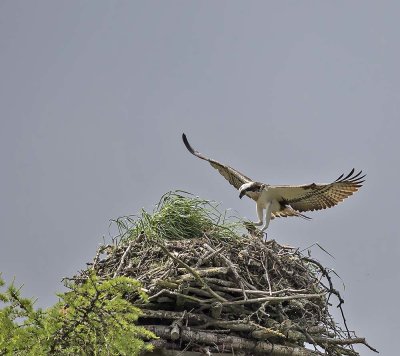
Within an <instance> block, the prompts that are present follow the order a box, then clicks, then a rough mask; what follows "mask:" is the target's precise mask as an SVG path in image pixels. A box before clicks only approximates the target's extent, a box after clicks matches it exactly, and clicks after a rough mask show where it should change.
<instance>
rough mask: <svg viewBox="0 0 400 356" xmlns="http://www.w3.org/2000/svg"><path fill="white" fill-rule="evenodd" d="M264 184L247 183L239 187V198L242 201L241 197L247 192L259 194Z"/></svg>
mask: <svg viewBox="0 0 400 356" xmlns="http://www.w3.org/2000/svg"><path fill="white" fill-rule="evenodd" d="M264 186H265V184H262V183H259V182H249V183H245V184H243V185H241V186H240V188H239V198H240V199H242V197H243V195H245V194H246V193H247V192H260V191H261V190H262V189H263V188H264Z"/></svg>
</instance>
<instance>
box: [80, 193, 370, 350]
mask: <svg viewBox="0 0 400 356" xmlns="http://www.w3.org/2000/svg"><path fill="white" fill-rule="evenodd" d="M116 223H117V226H118V227H119V229H120V234H119V237H120V239H119V240H115V241H114V242H115V243H114V245H107V246H105V245H104V246H100V248H99V250H98V252H97V254H96V257H95V259H94V262H93V263H92V264H90V265H91V266H90V268H91V269H94V270H95V271H96V273H97V275H99V276H101V277H104V278H112V277H116V276H120V275H123V276H128V277H132V278H134V279H136V280H138V281H140V282H141V283H142V286H143V289H144V290H145V291H146V292H147V294H148V295H149V301H148V303H146V304H143V302H141V301H140V300H139V299H138V298H137V296H136V295H135V294H132V295H127V296H126V297H127V298H128V299H129V300H131V301H132V303H134V304H136V305H138V306H139V307H140V308H141V309H142V311H143V315H142V316H141V317H140V319H139V323H140V324H141V325H144V326H145V327H146V328H148V329H149V330H151V331H153V332H155V333H156V334H157V335H158V336H159V337H160V339H159V340H157V341H156V343H155V344H156V346H158V347H162V348H165V349H174V350H190V351H199V350H202V351H203V352H208V353H209V354H210V353H214V352H215V353H221V352H225V353H235V354H237V353H238V352H239V351H240V352H242V354H245V355H253V354H271V355H358V353H357V352H356V351H355V350H354V349H353V345H354V344H356V343H362V344H364V345H366V346H368V347H370V346H369V345H368V344H367V343H366V341H365V339H364V338H358V337H356V336H355V334H354V333H353V332H350V331H349V330H348V328H347V325H346V320H345V319H344V314H343V311H342V303H343V300H342V298H341V297H340V294H339V292H338V291H337V290H336V289H334V287H333V284H332V280H331V277H330V275H329V272H330V271H329V270H328V269H327V268H325V267H323V266H322V265H321V263H320V262H318V261H316V260H314V259H313V258H311V257H309V255H307V256H305V255H303V254H302V253H301V252H300V251H299V250H298V249H296V248H293V247H288V246H283V245H280V244H279V243H277V242H276V241H274V240H270V241H263V240H262V239H261V238H260V237H258V236H255V235H254V234H240V233H238V232H237V231H238V229H237V227H238V225H242V223H243V222H240V221H237V222H236V223H233V224H232V223H229V224H228V223H227V222H226V221H225V215H223V214H220V213H219V212H218V210H217V209H215V206H214V205H213V204H211V203H209V202H207V201H203V200H200V199H198V198H194V197H192V196H188V195H182V194H177V193H169V194H167V195H166V196H164V197H163V199H162V200H161V201H160V203H159V204H158V206H157V208H156V210H155V212H154V213H153V214H147V213H146V212H144V211H143V212H142V214H141V216H140V217H136V218H121V219H118V220H117V221H116ZM86 275H87V271H82V272H81V275H80V276H78V277H77V278H78V279H80V278H85V276H86ZM331 300H332V301H333V302H335V303H336V304H338V307H339V308H340V311H341V312H342V313H341V315H342V316H343V318H342V320H341V322H340V323H336V322H335V321H334V320H333V317H332V316H331V314H330V311H329V307H330V306H331V304H330V301H331ZM340 325H342V326H340ZM370 348H371V347H370ZM371 349H372V348H371Z"/></svg>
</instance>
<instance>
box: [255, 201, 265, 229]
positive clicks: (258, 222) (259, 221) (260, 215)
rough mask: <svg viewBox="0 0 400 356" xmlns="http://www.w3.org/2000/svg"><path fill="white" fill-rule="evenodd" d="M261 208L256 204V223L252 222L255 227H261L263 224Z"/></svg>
mask: <svg viewBox="0 0 400 356" xmlns="http://www.w3.org/2000/svg"><path fill="white" fill-rule="evenodd" d="M263 210H264V209H263V208H262V207H261V206H260V205H258V204H257V215H258V221H257V222H253V224H254V225H255V226H261V225H262V224H263Z"/></svg>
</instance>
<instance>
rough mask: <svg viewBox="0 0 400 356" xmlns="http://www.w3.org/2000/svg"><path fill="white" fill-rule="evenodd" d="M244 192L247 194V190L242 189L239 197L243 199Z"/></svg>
mask: <svg viewBox="0 0 400 356" xmlns="http://www.w3.org/2000/svg"><path fill="white" fill-rule="evenodd" d="M244 194H245V192H244V191H241V192H240V194H239V198H240V199H242V198H243V195H244Z"/></svg>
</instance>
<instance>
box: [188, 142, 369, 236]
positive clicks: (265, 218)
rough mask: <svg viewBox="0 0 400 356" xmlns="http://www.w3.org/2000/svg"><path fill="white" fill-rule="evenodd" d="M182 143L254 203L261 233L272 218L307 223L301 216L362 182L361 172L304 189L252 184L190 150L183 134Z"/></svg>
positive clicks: (340, 197)
mask: <svg viewBox="0 0 400 356" xmlns="http://www.w3.org/2000/svg"><path fill="white" fill-rule="evenodd" d="M182 139H183V143H184V144H185V146H186V148H187V149H188V150H189V152H190V153H191V154H193V155H195V156H196V157H198V158H201V159H203V160H205V161H208V162H209V163H210V164H211V166H212V167H214V168H215V169H217V170H218V172H219V173H220V174H221V175H222V176H223V177H224V178H225V179H226V180H227V181H228V182H229V183H230V184H231V185H233V186H234V187H235V188H236V189H238V190H239V198H240V199H241V198H242V197H243V196H244V195H246V196H248V197H249V198H251V199H253V200H254V201H255V202H256V208H257V216H258V221H257V222H254V225H255V226H262V228H261V231H262V232H263V231H265V230H266V229H267V228H268V225H269V223H270V221H271V220H272V219H274V218H279V217H288V216H297V217H301V218H304V219H310V218H309V217H307V216H305V215H303V214H302V213H303V212H307V211H314V210H321V209H326V208H331V207H332V206H335V205H337V204H338V203H340V202H342V201H343V200H344V199H346V198H347V197H349V196H350V195H352V194H353V193H355V192H356V191H358V189H359V188H360V187H361V186H362V183H363V182H364V180H363V178H364V177H365V175H362V171H360V172H358V173H356V174H355V173H354V168H353V169H352V170H351V172H350V173H349V174H348V175H346V176H344V174H342V175H341V176H340V177H339V178H338V179H336V180H335V181H334V182H332V183H311V184H304V185H269V184H265V183H260V182H256V181H253V180H252V179H250V178H249V177H247V176H245V175H244V174H242V173H240V172H239V171H237V170H236V169H234V168H232V167H230V166H227V165H225V164H222V163H219V162H218V161H216V160H214V159H211V158H208V157H206V156H204V155H203V154H201V153H200V152H198V151H196V150H195V149H193V147H192V146H191V145H190V144H189V141H188V140H187V137H186V135H185V134H182Z"/></svg>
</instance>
